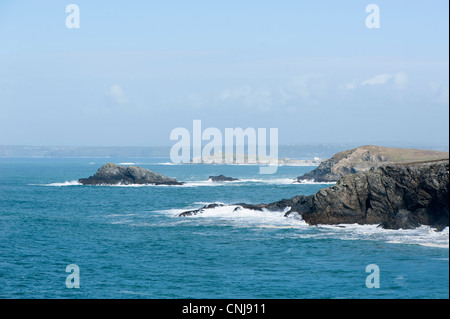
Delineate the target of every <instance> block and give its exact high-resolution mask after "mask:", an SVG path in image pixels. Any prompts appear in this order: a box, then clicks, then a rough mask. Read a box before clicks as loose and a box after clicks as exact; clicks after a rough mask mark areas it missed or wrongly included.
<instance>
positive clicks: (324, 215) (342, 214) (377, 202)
mask: <svg viewBox="0 0 450 319" xmlns="http://www.w3.org/2000/svg"><path fill="white" fill-rule="evenodd" d="M216 205H217V204H212V205H207V206H205V207H202V208H200V209H197V210H191V211H187V212H183V213H181V214H179V215H178V216H180V217H182V216H191V215H195V214H199V213H202V212H203V211H204V210H205V209H211V208H215V207H216ZM235 205H238V207H242V208H247V209H252V210H259V211H261V210H264V209H267V210H272V211H285V210H288V211H287V212H286V214H285V216H289V215H291V214H297V215H299V216H301V217H302V219H303V220H304V221H305V222H306V223H308V224H310V225H318V224H328V225H333V224H355V223H356V224H377V225H380V226H381V227H383V228H386V229H412V228H416V227H418V226H420V225H429V226H432V227H435V228H437V229H438V230H442V229H444V228H445V227H447V226H448V225H449V161H448V160H438V161H427V162H417V163H406V164H387V165H382V166H378V167H373V168H371V169H370V170H368V171H365V172H360V173H355V174H349V175H346V176H343V177H341V178H340V179H339V180H338V181H337V183H336V184H335V185H334V186H332V187H330V188H324V189H321V190H320V191H319V192H317V193H316V194H315V195H310V196H304V195H299V196H295V197H293V198H290V199H283V200H280V201H277V202H273V203H269V204H257V205H252V204H245V203H239V204H235Z"/></svg>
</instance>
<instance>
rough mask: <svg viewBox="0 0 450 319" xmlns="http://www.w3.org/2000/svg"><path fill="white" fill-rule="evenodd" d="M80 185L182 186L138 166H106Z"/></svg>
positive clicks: (80, 181)
mask: <svg viewBox="0 0 450 319" xmlns="http://www.w3.org/2000/svg"><path fill="white" fill-rule="evenodd" d="M79 183H81V184H83V185H131V184H155V185H182V184H183V183H180V182H178V181H177V180H176V179H174V178H170V177H167V176H164V175H161V174H158V173H155V172H152V171H151V170H148V169H145V168H141V167H136V166H117V165H115V164H111V163H109V164H105V165H103V166H102V167H100V168H99V169H98V171H97V173H95V175H94V176H91V177H89V178H82V179H80V180H79Z"/></svg>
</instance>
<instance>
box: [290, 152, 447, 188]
mask: <svg viewBox="0 0 450 319" xmlns="http://www.w3.org/2000/svg"><path fill="white" fill-rule="evenodd" d="M448 158H449V153H448V152H438V151H428V150H418V149H407V148H392V147H382V146H374V145H366V146H361V147H357V148H354V149H351V150H347V151H343V152H339V153H336V154H335V155H333V157H332V158H330V159H328V160H326V161H323V162H322V163H321V164H320V165H319V166H318V167H317V168H315V169H314V170H312V171H310V172H308V173H306V174H304V175H303V176H300V177H297V179H296V181H297V182H302V181H315V182H336V181H337V180H338V179H339V178H341V177H342V176H345V175H348V174H354V173H360V172H366V171H368V170H370V169H371V168H373V167H380V166H383V165H386V164H398V163H414V162H420V161H433V160H440V159H448Z"/></svg>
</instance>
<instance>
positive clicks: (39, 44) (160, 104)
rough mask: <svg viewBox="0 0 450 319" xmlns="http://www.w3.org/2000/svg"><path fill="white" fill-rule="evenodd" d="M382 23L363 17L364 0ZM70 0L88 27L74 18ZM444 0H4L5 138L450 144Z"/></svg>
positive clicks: (1, 132) (15, 141) (0, 38)
mask: <svg viewBox="0 0 450 319" xmlns="http://www.w3.org/2000/svg"><path fill="white" fill-rule="evenodd" d="M372 3H373V4H376V5H378V7H379V9H380V11H379V21H380V27H379V28H368V27H367V26H366V19H367V17H368V16H369V15H370V14H371V13H370V12H369V13H368V12H366V7H367V6H368V5H369V4H372ZM69 4H76V5H77V6H78V8H79V10H80V11H79V22H80V24H79V28H68V27H67V26H66V19H67V17H68V16H69V15H70V12H69V13H67V12H66V7H67V6H68V5H69ZM448 12H449V3H448V1H445V0H431V1H381V0H380V1H379V0H367V1H362V0H347V1H325V0H318V1H299V0H295V1H294V0H292V1H290V0H278V1H266V0H257V1H256V0H246V1H242V0H209V1H206V0H202V1H200V0H190V1H185V0H179V1H148V0H147V1H139V0H134V1H118V0H116V1H114V0H109V1H105V0H96V1H87V0H72V1H64V0H43V1H24V0H22V1H20V0H17V1H10V0H0V145H36V146H38V145H40V146H160V145H172V144H173V143H174V142H173V141H171V140H170V132H171V131H172V130H173V129H175V128H177V127H184V128H186V129H188V130H189V131H191V132H192V125H193V120H201V121H202V128H203V129H206V128H208V127H216V128H218V129H220V130H222V131H223V130H224V129H225V128H237V127H241V128H244V129H245V128H249V127H252V128H255V129H256V128H267V129H268V128H278V135H279V144H304V143H346V144H361V145H366V144H378V145H386V146H389V145H393V144H395V145H405V146H407V145H448V143H449V42H448V41H449V40H448V38H449V16H448Z"/></svg>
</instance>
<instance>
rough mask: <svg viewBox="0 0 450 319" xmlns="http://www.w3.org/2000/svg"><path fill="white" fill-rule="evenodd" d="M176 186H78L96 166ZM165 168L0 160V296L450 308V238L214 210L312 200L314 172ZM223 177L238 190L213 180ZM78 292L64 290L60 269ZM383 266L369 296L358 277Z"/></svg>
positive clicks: (160, 163)
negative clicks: (448, 303) (408, 301)
mask: <svg viewBox="0 0 450 319" xmlns="http://www.w3.org/2000/svg"><path fill="white" fill-rule="evenodd" d="M107 162H112V163H116V164H119V163H127V164H130V163H134V164H136V165H139V166H141V167H145V168H148V169H151V170H153V171H156V172H158V173H161V174H164V175H167V176H170V177H175V178H177V179H178V180H180V181H184V182H186V184H185V185H183V186H142V187H133V186H129V187H119V186H82V185H78V184H77V183H76V180H77V179H78V178H82V177H88V176H91V175H93V174H94V173H95V172H96V170H97V169H98V168H99V167H100V166H101V165H102V164H104V163H107ZM168 162H169V160H168V159H163V158H152V159H148V158H146V159H136V158H134V159H129V158H128V159H127V158H111V159H97V158H83V159H43V158H2V159H0V298H296V299H301V298H449V248H448V247H449V246H448V242H449V240H448V228H447V229H446V230H444V231H443V232H440V233H437V232H435V231H434V230H433V229H430V228H428V227H421V228H420V229H416V230H398V231H393V230H382V229H379V228H376V226H357V225H341V226H309V225H306V224H305V223H304V222H303V221H301V220H297V219H294V218H285V217H283V213H282V212H252V211H247V210H241V211H238V212H233V211H232V207H231V209H230V208H229V207H225V208H224V207H221V208H217V209H214V210H211V211H208V212H205V213H204V214H200V215H197V216H195V217H177V216H176V214H177V213H179V212H182V211H183V210H187V209H193V208H198V207H201V206H203V205H205V204H208V203H214V202H221V203H225V204H233V203H239V202H246V203H261V202H271V201H276V200H280V199H282V198H290V197H292V196H294V195H298V194H305V195H309V194H313V193H315V192H317V191H318V190H319V189H321V188H323V187H329V186H330V185H326V184H293V183H292V178H294V177H296V176H299V175H301V174H303V173H305V172H306V171H308V170H311V169H313V167H298V166H297V167H296V166H282V167H279V169H278V172H277V173H276V174H274V175H260V174H259V173H258V167H257V166H233V165H169V164H170V163H168ZM219 174H224V175H226V176H232V177H236V178H239V179H240V180H241V181H240V182H231V183H230V182H229V183H212V182H209V181H208V176H210V175H219ZM69 264H76V265H77V266H78V267H79V269H80V288H79V289H68V288H67V287H66V278H67V276H68V275H69V273H66V266H67V265H69ZM369 264H376V265H377V266H378V267H379V269H380V273H379V275H380V277H379V278H380V279H379V280H380V288H372V289H369V288H367V286H366V278H367V276H369V275H370V273H367V272H366V266H367V265H369Z"/></svg>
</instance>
